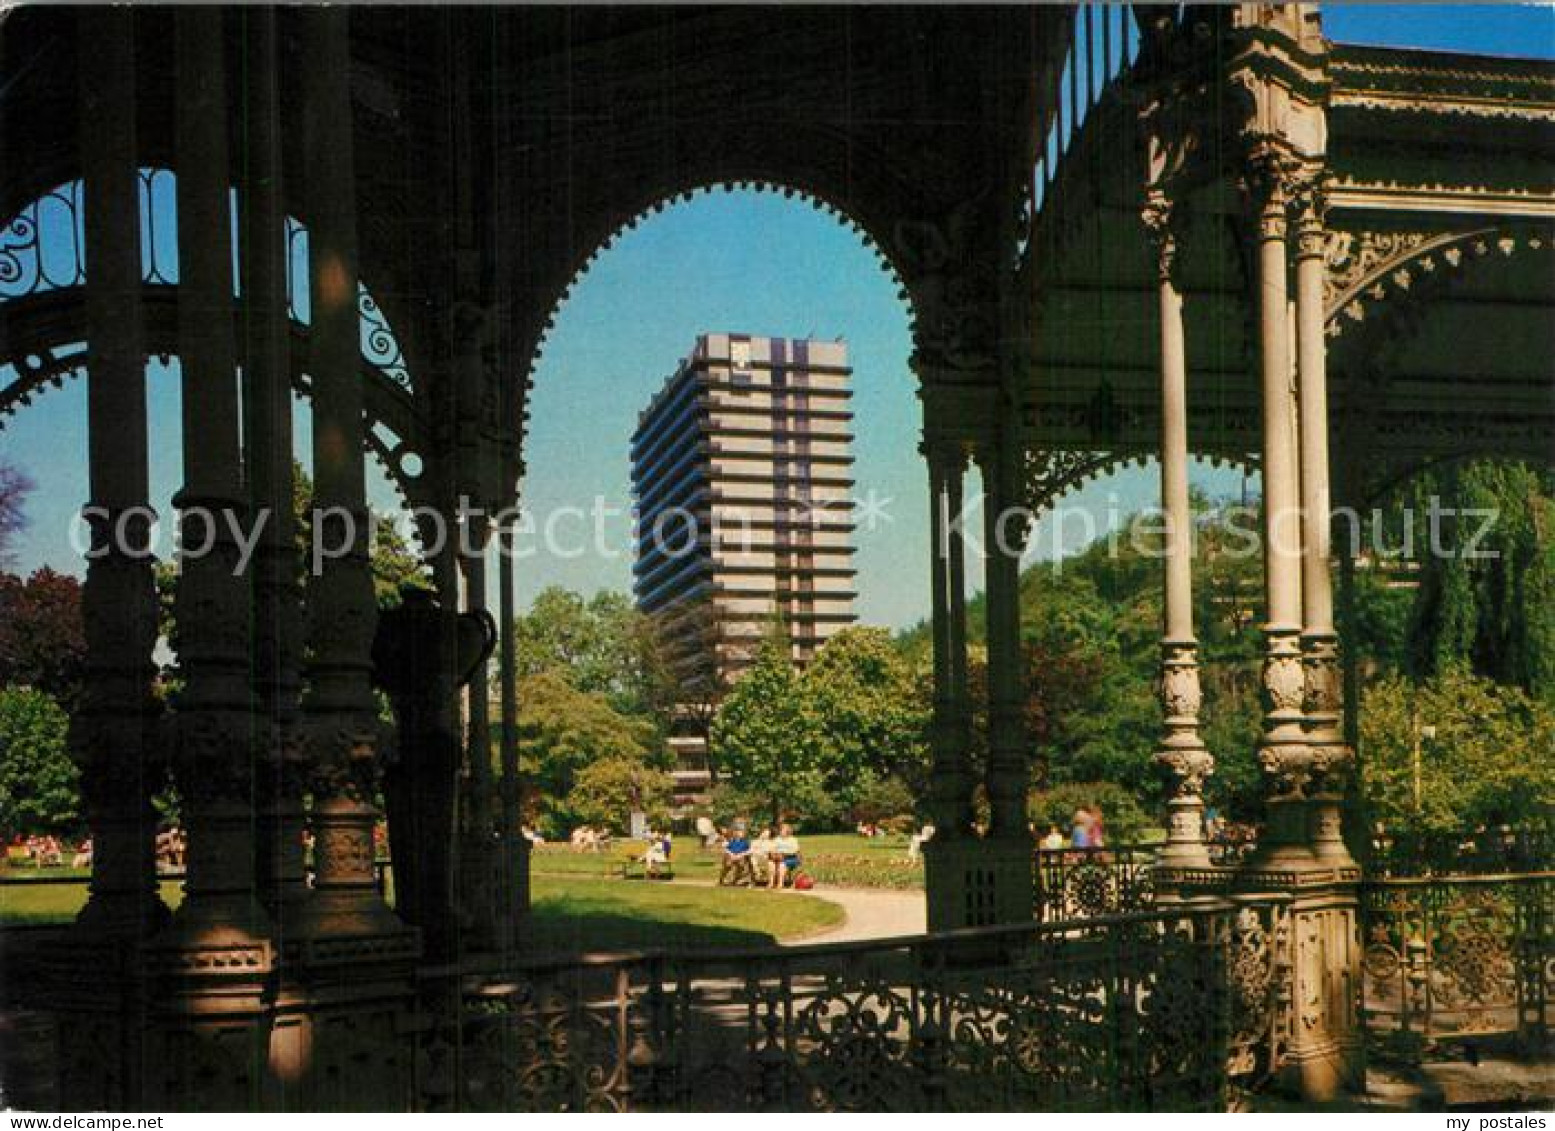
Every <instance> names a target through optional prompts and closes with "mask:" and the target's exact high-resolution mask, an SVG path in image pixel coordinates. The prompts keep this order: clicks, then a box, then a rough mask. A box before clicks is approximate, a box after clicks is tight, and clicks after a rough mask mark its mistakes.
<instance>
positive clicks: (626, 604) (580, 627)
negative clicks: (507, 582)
mask: <svg viewBox="0 0 1555 1131" xmlns="http://www.w3.org/2000/svg"><path fill="white" fill-rule="evenodd" d="M515 635H516V640H517V653H518V675H519V678H521V679H522V678H526V677H528V676H532V675H540V674H550V675H554V676H557V677H558V678H560V679H564V680H566V681H567V682H568V683H569V684H571V685H572V686H573V687H574V688H576V689H577V690H579V691H582V692H584V693H586V694H591V695H602V696H604V697H605V698H606V699H608V700H609V701H610V702H611V703H612V704H613V705H614V706H615V707H617V708H618V709H620V710H622V711H626V712H629V713H636V714H643V715H658V714H662V713H663V712H664V710H665V709H666V707H667V705H668V701H669V700H671V699H673V694H672V691H671V690H670V689H669V688H668V686H667V683H668V676H667V675H666V673H665V670H664V664H663V661H662V659H661V656H660V653H659V642H658V641H657V639H656V638H655V635H654V632H653V626H652V625H651V623H650V622H649V621H648V618H646V617H645V616H643V614H641V613H639V612H638V611H637V609H636V607H635V606H634V605H633V604H632V600H631V598H630V597H628V596H627V595H626V594H624V593H612V592H609V591H604V590H602V591H600V592H599V593H596V594H594V596H593V597H590V598H587V599H585V598H584V597H583V596H582V595H580V594H577V593H573V592H570V591H569V590H566V589H562V588H560V587H559V586H554V585H553V586H550V587H548V588H546V589H543V590H541V592H540V594H539V595H538V596H537V597H536V598H535V601H534V604H533V605H532V606H531V607H530V610H529V612H528V613H526V614H524V615H523V616H521V617H519V618H518V620H517V621H516V622H515Z"/></svg>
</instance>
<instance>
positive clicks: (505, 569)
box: [497, 476, 529, 950]
mask: <svg viewBox="0 0 1555 1131" xmlns="http://www.w3.org/2000/svg"><path fill="white" fill-rule="evenodd" d="M513 478H514V480H515V481H516V479H517V476H514V477H513ZM515 525H516V522H515V523H513V524H507V525H505V526H504V527H503V529H502V530H501V531H500V532H499V542H498V558H497V562H498V566H497V568H498V577H499V582H498V584H499V594H498V600H497V609H498V615H499V616H500V617H501V618H502V623H501V624H500V625H499V626H498V632H499V636H498V641H499V644H498V653H497V655H498V669H499V671H498V683H499V685H500V687H499V692H498V693H499V695H500V696H501V701H502V707H501V710H502V738H501V758H500V760H501V764H502V843H503V844H504V846H505V847H506V849H507V851H506V853H505V854H504V857H503V860H504V875H503V886H502V906H503V908H504V909H505V911H506V913H505V914H504V915H503V916H502V925H503V929H504V931H505V936H504V938H505V941H506V944H507V947H508V948H509V949H510V950H516V949H517V947H518V946H519V943H520V933H521V932H522V930H523V920H524V918H525V916H526V915H527V914H528V912H529V838H528V837H526V836H524V835H523V832H522V824H523V814H522V812H521V805H522V799H523V782H522V781H521V779H520V777H519V768H518V639H517V637H518V629H517V625H516V623H515V622H516V618H517V614H518V609H517V602H516V600H515V594H514V573H515V569H516V567H515V565H514V557H515V554H516V551H517V548H518V547H517V540H518V535H517V531H516V530H515V529H514V526H515Z"/></svg>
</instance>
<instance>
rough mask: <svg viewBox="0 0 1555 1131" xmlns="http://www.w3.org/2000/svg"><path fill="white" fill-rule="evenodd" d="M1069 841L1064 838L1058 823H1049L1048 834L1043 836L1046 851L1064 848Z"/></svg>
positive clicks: (1043, 845) (1043, 847)
mask: <svg viewBox="0 0 1555 1131" xmlns="http://www.w3.org/2000/svg"><path fill="white" fill-rule="evenodd" d="M1067 843H1068V842H1067V841H1066V840H1064V834H1063V833H1062V832H1060V831H1059V829H1058V826H1057V825H1049V826H1048V828H1047V836H1045V837H1043V838H1042V849H1043V851H1045V852H1053V851H1055V850H1056V849H1061V848H1063V847H1064V846H1065V845H1066V844H1067Z"/></svg>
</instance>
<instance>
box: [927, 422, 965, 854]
mask: <svg viewBox="0 0 1555 1131" xmlns="http://www.w3.org/2000/svg"><path fill="white" fill-rule="evenodd" d="M922 451H923V453H924V456H925V459H926V461H927V463H928V467H929V538H930V548H929V552H930V585H931V594H930V600H931V611H930V624H931V628H932V632H933V661H934V716H933V724H932V725H933V731H934V734H933V751H932V756H933V766H932V768H931V770H930V774H929V798H928V802H929V812H930V815H931V816H932V818H933V820H934V839H935V840H937V841H941V842H942V843H943V842H945V841H951V840H955V839H957V838H958V837H962V836H965V835H966V834H967V833H968V832H969V831H970V828H971V797H970V790H971V780H970V775H969V774H968V773H967V765H966V755H967V751H966V748H965V742H964V741H963V740H964V738H965V730H964V727H963V725H962V723H963V720H962V718H961V717H960V715H959V712H960V711H961V710H962V709H963V708H964V707H965V704H964V703H963V702H960V701H958V694H959V692H958V689H957V680H958V679H960V678H961V676H960V674H959V673H961V672H962V671H963V670H964V660H962V661H960V662H958V661H957V660H956V659H955V657H954V648H955V644H954V641H955V640H956V639H957V638H958V637H961V636H962V633H958V632H957V631H955V630H953V629H952V627H951V625H952V616H953V610H954V609H955V608H957V607H958V603H957V602H955V601H954V600H953V599H952V597H951V580H952V576H953V575H954V574H955V573H956V571H955V570H953V569H952V566H951V556H952V546H953V543H952V536H951V531H950V525H951V522H952V521H953V519H954V518H955V515H956V510H955V509H952V499H953V498H958V497H959V495H960V485H959V481H960V479H961V476H962V474H963V468H964V465H965V459H964V457H963V456H962V455H961V453H960V452H959V451H957V450H956V449H955V447H954V446H953V445H950V444H947V443H945V442H942V441H937V440H936V441H933V442H930V441H925V442H924V444H923V445H922ZM953 483H954V484H955V487H954V488H953V487H952V484H953ZM957 509H959V508H957ZM954 546H955V548H956V549H958V550H959V549H960V544H959V541H957V542H956V543H954ZM961 607H962V610H963V611H962V615H963V616H964V615H965V613H964V606H961ZM962 632H964V629H963V630H962ZM963 648H964V645H963Z"/></svg>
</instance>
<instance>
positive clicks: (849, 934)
mask: <svg viewBox="0 0 1555 1131" xmlns="http://www.w3.org/2000/svg"><path fill="white" fill-rule="evenodd" d="M805 894H806V895H813V896H815V897H816V898H817V899H824V900H826V901H827V902H829V903H835V904H837V905H838V906H839V907H841V908H842V909H843V911H844V912H846V913H847V916H848V917H847V919H845V920H844V921H843V923H842V925H841V926H838V927H832V928H830V929H829V930H825V931H821V932H819V933H818V934H814V935H805V936H804V937H803V938H799V939H794V940H792V941H791V942H785V943H784V944H783V945H784V946H806V945H808V944H810V943H834V942H857V941H859V940H862V939H889V938H895V937H897V936H898V935H920V934H922V933H923V932H924V930H925V927H926V923H927V913H926V912H925V910H924V904H923V892H921V891H886V890H880V889H866V888H833V887H818V888H816V889H814V890H813V891H808V892H806V893H805Z"/></svg>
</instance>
